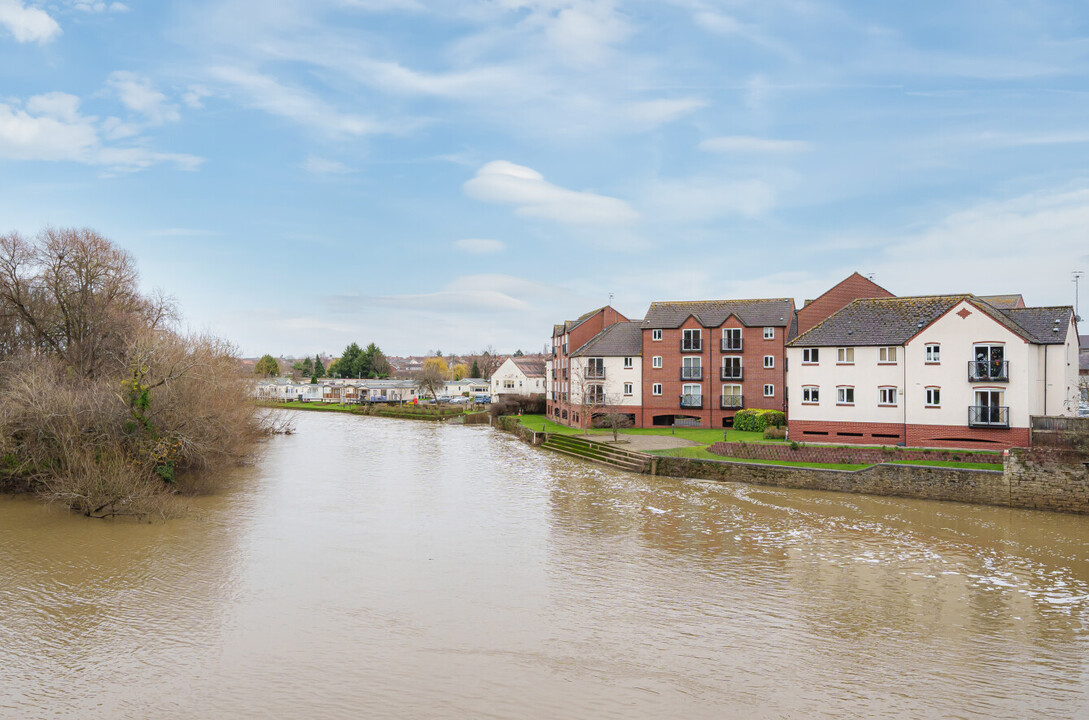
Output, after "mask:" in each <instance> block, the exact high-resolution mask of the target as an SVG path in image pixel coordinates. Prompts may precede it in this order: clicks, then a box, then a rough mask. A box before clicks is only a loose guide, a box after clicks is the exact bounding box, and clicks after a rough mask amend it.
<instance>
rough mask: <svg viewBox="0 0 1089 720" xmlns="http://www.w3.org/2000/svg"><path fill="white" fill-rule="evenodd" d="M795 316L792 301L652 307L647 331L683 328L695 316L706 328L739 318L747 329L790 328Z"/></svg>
mask: <svg viewBox="0 0 1089 720" xmlns="http://www.w3.org/2000/svg"><path fill="white" fill-rule="evenodd" d="M793 314H794V301H793V300H791V299H790V298H774V299H760V300H690V301H682V302H656V303H651V305H650V309H649V310H647V317H646V319H645V320H643V323H642V325H643V327H644V328H676V327H680V326H681V325H682V324H683V323H684V321H685V320H687V319H688V316H689V315H692V316H694V317H695V318H696V320H697V321H698V322H699V323H700V324H701V325H703V326H704V327H718V326H719V325H721V324H722V323H724V322H725V321H726V318H728V317H730V316H731V315H736V316H737V318H738V320H740V321H741V324H742V325H745V326H746V327H788V326H789V325H790V323H791V321H792V317H791V316H792V315H793Z"/></svg>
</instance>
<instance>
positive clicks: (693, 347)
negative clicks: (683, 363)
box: [681, 338, 703, 353]
mask: <svg viewBox="0 0 1089 720" xmlns="http://www.w3.org/2000/svg"><path fill="white" fill-rule="evenodd" d="M681 352H683V353H688V352H703V340H702V339H701V338H695V339H689V340H681Z"/></svg>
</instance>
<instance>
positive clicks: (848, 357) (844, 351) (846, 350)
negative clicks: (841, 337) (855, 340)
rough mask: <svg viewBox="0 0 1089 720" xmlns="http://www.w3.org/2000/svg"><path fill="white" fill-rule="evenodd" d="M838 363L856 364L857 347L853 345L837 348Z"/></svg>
mask: <svg viewBox="0 0 1089 720" xmlns="http://www.w3.org/2000/svg"><path fill="white" fill-rule="evenodd" d="M836 364H837V365H854V364H855V349H854V348H853V347H841V348H836Z"/></svg>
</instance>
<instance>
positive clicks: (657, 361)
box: [650, 355, 662, 368]
mask: <svg viewBox="0 0 1089 720" xmlns="http://www.w3.org/2000/svg"><path fill="white" fill-rule="evenodd" d="M650 366H651V367H656V368H660V367H662V356H661V355H655V356H654V357H652V358H651V359H650Z"/></svg>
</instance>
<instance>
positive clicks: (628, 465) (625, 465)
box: [541, 443, 646, 473]
mask: <svg viewBox="0 0 1089 720" xmlns="http://www.w3.org/2000/svg"><path fill="white" fill-rule="evenodd" d="M541 447H542V448H544V449H545V450H551V451H552V452H557V453H560V454H561V455H567V456H568V457H573V458H578V459H579V460H587V461H589V462H594V463H598V464H599V465H608V466H609V467H613V468H617V469H619V470H627V471H629V472H637V473H643V472H646V466H645V465H642V464H640V463H634V462H624V461H621V460H615V459H610V458H602V457H595V456H593V455H585V454H582V453H579V452H575V451H573V450H570V449H567V448H563V447H559V446H556V445H549V444H548V443H544V444H543V445H541Z"/></svg>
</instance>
